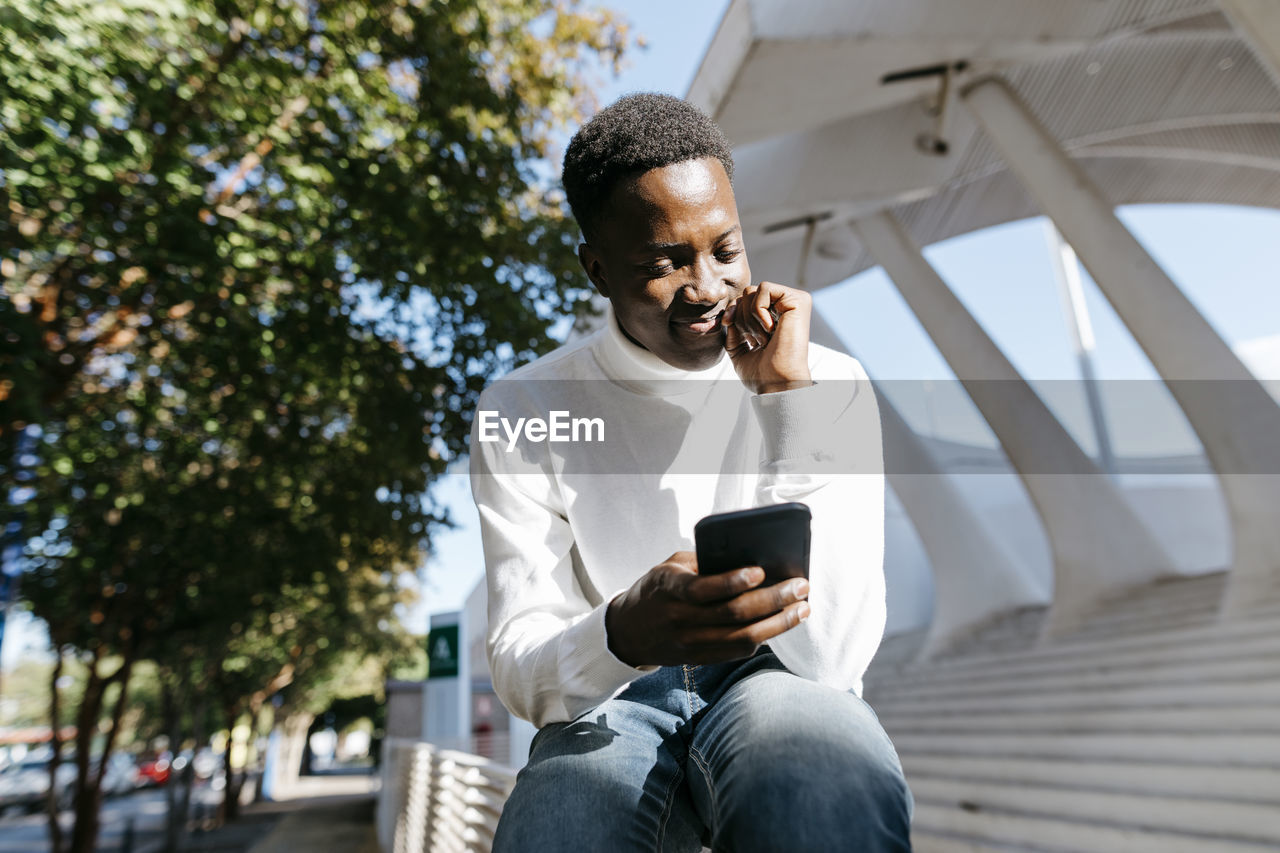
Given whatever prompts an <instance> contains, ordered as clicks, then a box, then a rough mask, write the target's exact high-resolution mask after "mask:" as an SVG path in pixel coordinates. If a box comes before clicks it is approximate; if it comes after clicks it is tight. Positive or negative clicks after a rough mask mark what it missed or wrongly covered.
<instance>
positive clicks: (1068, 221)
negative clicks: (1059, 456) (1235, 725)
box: [962, 78, 1280, 613]
mask: <svg viewBox="0 0 1280 853" xmlns="http://www.w3.org/2000/svg"><path fill="white" fill-rule="evenodd" d="M962 99H963V101H964V103H966V104H967V105H968V107H969V109H970V111H971V112H972V113H973V115H974V116H975V117H976V118H977V120H978V122H979V124H981V125H982V127H983V129H984V130H985V131H986V133H987V135H988V136H989V137H990V139H991V141H992V142H993V143H994V144H995V146H996V148H997V149H998V150H999V151H1000V152H1001V153H1002V154H1003V155H1004V159H1005V162H1006V163H1007V164H1008V166H1009V168H1010V170H1011V171H1012V172H1013V173H1014V174H1015V175H1017V177H1018V179H1019V181H1020V182H1021V183H1022V185H1023V187H1024V188H1025V189H1026V190H1027V192H1028V193H1029V194H1030V195H1031V196H1032V197H1033V198H1034V199H1035V201H1036V203H1037V204H1038V205H1039V207H1040V209H1041V210H1042V211H1043V212H1044V213H1046V214H1048V216H1049V217H1050V218H1051V219H1053V221H1054V224H1055V225H1056V226H1057V227H1058V230H1059V231H1061V232H1062V234H1063V236H1064V237H1065V238H1066V239H1067V242H1069V243H1070V244H1071V246H1072V247H1073V248H1074V249H1075V251H1076V252H1077V254H1078V255H1079V257H1080V260H1081V261H1082V262H1083V263H1084V265H1085V268H1086V269H1088V270H1089V273H1090V274H1091V275H1092V276H1093V279H1094V281H1095V282H1096V283H1097V285H1098V287H1099V288H1100V289H1101V290H1102V292H1103V293H1104V294H1105V295H1106V297H1107V299H1108V300H1109V301H1110V302H1111V305H1112V307H1114V308H1115V310H1116V313H1117V314H1118V315H1119V316H1120V319H1121V320H1123V321H1124V323H1125V325H1127V326H1128V327H1129V330H1130V331H1131V332H1132V333H1133V336H1134V338H1135V339H1136V340H1137V342H1138V344H1139V346H1141V347H1142V349H1143V350H1144V351H1145V352H1146V354H1147V357H1148V358H1150V359H1151V363H1152V364H1153V365H1154V366H1155V368H1156V370H1157V371H1158V372H1159V373H1160V375H1161V377H1163V378H1164V380H1165V382H1166V383H1167V384H1168V386H1169V390H1170V392H1171V393H1172V394H1173V396H1174V398H1175V399H1176V400H1177V401H1178V404H1179V406H1181V408H1182V411H1183V412H1184V413H1185V414H1186V416H1187V420H1188V421H1189V422H1190V424H1191V427H1192V429H1194V430H1195V432H1196V434H1197V435H1198V436H1199V438H1200V442H1201V444H1202V445H1203V446H1204V449H1205V453H1206V454H1207V456H1208V458H1209V462H1210V464H1212V465H1213V468H1214V470H1215V471H1216V472H1217V474H1218V476H1219V479H1220V481H1221V484H1222V491H1223V496H1224V497H1225V498H1226V502H1227V506H1228V511H1229V514H1230V519H1231V530H1232V534H1233V538H1234V542H1233V546H1234V555H1233V566H1232V568H1233V571H1232V574H1231V577H1230V581H1229V584H1228V589H1227V595H1226V597H1225V600H1224V612H1226V613H1233V612H1236V611H1238V610H1240V609H1243V608H1248V607H1250V606H1251V605H1252V604H1254V603H1256V602H1259V601H1264V600H1266V599H1267V598H1268V597H1269V596H1271V595H1273V594H1274V593H1275V591H1276V590H1277V588H1280V524H1276V522H1275V508H1276V507H1277V506H1280V406H1277V404H1276V401H1275V400H1273V399H1272V398H1271V396H1270V395H1269V394H1268V393H1267V391H1266V389H1265V388H1263V387H1262V385H1261V384H1260V383H1259V382H1258V381H1257V380H1256V379H1255V378H1254V377H1253V375H1252V374H1250V373H1249V371H1248V369H1247V368H1245V366H1244V365H1243V364H1242V363H1241V362H1240V359H1239V358H1237V357H1236V355H1235V353H1233V352H1232V351H1231V348H1230V347H1229V346H1227V344H1226V342H1224V341H1223V340H1222V338H1220V337H1219V336H1218V334H1217V332H1215V331H1214V329H1213V327H1212V326H1210V325H1209V323H1208V321H1207V320H1205V318H1204V317H1203V316H1202V315H1201V314H1200V312H1199V311H1198V310H1196V307H1195V306H1194V305H1192V304H1191V301H1190V300H1188V299H1187V297H1186V296H1185V295H1184V294H1183V293H1182V291H1181V290H1179V289H1178V286H1177V285H1176V284H1174V282H1173V281H1172V279H1170V278H1169V276H1168V275H1167V274H1166V273H1165V271H1164V270H1163V269H1161V268H1160V266H1159V265H1158V264H1157V263H1156V262H1155V261H1154V260H1153V259H1152V258H1151V256H1150V255H1148V254H1147V252H1146V250H1145V249H1143V248H1142V245H1141V244H1139V243H1138V241H1137V240H1136V239H1135V238H1134V236H1133V235H1132V234H1130V233H1129V231H1128V230H1127V229H1126V228H1125V227H1124V225H1123V224H1122V223H1121V222H1120V220H1119V219H1118V218H1117V217H1116V215H1115V211H1114V210H1113V209H1112V207H1111V205H1110V204H1109V203H1108V202H1107V201H1106V199H1105V197H1104V196H1103V193H1102V191H1101V190H1100V189H1099V188H1098V187H1097V186H1095V185H1094V184H1093V182H1092V181H1090V180H1089V178H1088V176H1087V175H1086V174H1085V173H1084V171H1083V170H1082V169H1081V168H1080V167H1079V165H1078V164H1076V163H1075V162H1074V161H1073V160H1071V159H1070V158H1069V157H1068V156H1067V155H1066V153H1065V152H1063V150H1062V147H1061V146H1060V145H1059V144H1058V142H1057V140H1056V139H1054V138H1053V136H1052V135H1051V134H1050V133H1049V132H1048V131H1047V130H1046V129H1045V127H1044V126H1043V125H1042V124H1041V123H1040V122H1039V120H1037V119H1036V117H1035V116H1034V115H1033V114H1032V112H1031V110H1030V109H1029V108H1028V107H1027V105H1026V104H1025V103H1023V102H1022V100H1021V99H1020V98H1019V97H1018V96H1017V94H1016V93H1015V92H1014V91H1013V90H1012V89H1010V88H1009V86H1008V85H1007V84H1005V83H1004V82H1003V81H1002V80H999V79H996V78H988V79H986V80H981V81H978V82H977V83H975V84H974V85H973V86H971V87H969V89H968V90H967V91H966V92H965V93H963V96H962Z"/></svg>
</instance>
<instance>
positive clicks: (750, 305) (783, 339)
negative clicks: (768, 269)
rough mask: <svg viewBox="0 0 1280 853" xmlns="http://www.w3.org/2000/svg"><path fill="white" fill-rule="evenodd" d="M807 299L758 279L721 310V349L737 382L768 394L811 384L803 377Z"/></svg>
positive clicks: (806, 357) (793, 290)
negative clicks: (726, 355) (722, 317)
mask: <svg viewBox="0 0 1280 853" xmlns="http://www.w3.org/2000/svg"><path fill="white" fill-rule="evenodd" d="M812 310H813V297H812V296H810V295H809V294H808V293H807V292H806V291H803V290H797V289H796V288H794V287H784V286H782V285H781V284H774V283H773V282H769V281H764V282H761V283H760V284H758V285H751V286H750V287H748V288H746V289H745V290H744V291H742V295H741V296H739V297H738V298H737V299H735V300H733V301H732V302H730V303H729V305H728V306H727V307H726V308H725V312H724V319H723V320H722V321H721V322H722V323H723V324H724V326H725V349H726V350H728V352H729V357H730V358H731V359H732V360H733V366H734V369H735V370H737V372H738V378H739V379H741V380H742V382H743V384H744V385H746V386H747V387H748V388H750V389H751V390H752V392H754V393H756V394H770V393H772V392H774V391H786V390H788V389H790V388H803V387H805V386H807V385H812V384H813V378H812V377H811V376H810V375H809V314H810V312H811V311H812Z"/></svg>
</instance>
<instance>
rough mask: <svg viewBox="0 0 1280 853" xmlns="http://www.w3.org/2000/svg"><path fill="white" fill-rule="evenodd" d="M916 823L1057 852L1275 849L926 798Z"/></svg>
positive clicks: (1252, 852) (924, 830) (1242, 852)
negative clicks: (968, 808)
mask: <svg viewBox="0 0 1280 853" xmlns="http://www.w3.org/2000/svg"><path fill="white" fill-rule="evenodd" d="M914 826H915V827H918V829H919V831H920V832H921V834H922V835H923V834H927V835H930V836H937V835H948V834H950V835H962V836H966V837H968V838H971V839H973V841H974V842H981V843H983V844H987V845H1001V844H1003V845H1012V846H1014V847H1015V849H1018V850H1040V851H1054V853H1112V851H1115V853H1121V851H1123V853H1208V851H1213V853H1260V851H1263V850H1272V851H1274V849H1275V847H1274V845H1268V844H1257V843H1253V842H1248V841H1239V840H1236V839H1231V838H1205V837H1189V836H1187V835H1180V834H1178V833H1173V832H1161V831H1159V830H1146V829H1138V828H1135V827H1132V826H1101V825H1096V824H1086V823H1081V822H1079V821H1070V820H1061V819H1057V818H1052V817H1046V816H1042V815H1026V814H1008V813H998V812H986V813H974V812H969V811H965V810H964V809H958V808H953V807H948V806H945V805H938V804H934V803H929V802H924V801H917V802H916V806H915V821H914ZM913 831H914V830H913ZM961 849H964V848H961Z"/></svg>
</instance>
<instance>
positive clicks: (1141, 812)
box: [908, 775, 1280, 844]
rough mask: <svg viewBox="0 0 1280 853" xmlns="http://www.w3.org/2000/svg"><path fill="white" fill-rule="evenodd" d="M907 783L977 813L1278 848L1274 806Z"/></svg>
mask: <svg viewBox="0 0 1280 853" xmlns="http://www.w3.org/2000/svg"><path fill="white" fill-rule="evenodd" d="M908 781H909V782H910V784H911V790H912V793H913V794H914V795H915V796H916V797H917V798H918V799H920V800H924V801H927V802H930V803H945V804H949V805H952V806H955V807H956V808H962V809H964V810H966V811H974V812H977V813H982V812H988V811H993V810H994V811H998V812H1016V813H1021V814H1048V815H1053V816H1055V817H1059V818H1068V819H1071V820H1078V821H1082V822H1085V823H1091V824H1110V825H1115V826H1125V825H1128V826H1133V827H1135V828H1138V829H1151V830H1159V831H1163V832H1178V833H1185V834H1188V835H1201V836H1210V837H1224V838H1232V839H1235V840H1238V841H1249V842H1256V843H1264V842H1274V843H1277V844H1280V812H1277V811H1276V809H1275V807H1274V806H1271V805H1260V804H1256V803H1238V802H1233V801H1231V800H1225V799H1221V798H1217V799H1214V798H1208V797H1170V796H1151V795H1148V794H1130V793H1117V792H1114V791H1091V790H1086V789H1079V788H1067V787H1062V786H1056V785H1043V784H1027V783H1009V782H990V781H976V780H970V779H947V778H936V777H930V776H920V775H917V776H915V777H913V778H911V779H909V780H908Z"/></svg>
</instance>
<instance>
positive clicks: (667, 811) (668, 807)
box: [653, 766, 684, 853]
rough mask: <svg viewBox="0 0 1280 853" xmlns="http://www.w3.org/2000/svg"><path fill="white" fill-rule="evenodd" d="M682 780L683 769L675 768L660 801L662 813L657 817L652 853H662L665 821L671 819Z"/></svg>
mask: <svg viewBox="0 0 1280 853" xmlns="http://www.w3.org/2000/svg"><path fill="white" fill-rule="evenodd" d="M683 778H684V768H683V767H679V766H677V767H676V772H675V773H673V774H671V781H670V782H668V783H667V793H666V795H665V796H664V797H663V801H662V812H661V813H660V814H659V815H658V831H657V833H656V834H655V835H654V838H653V842H654V843H653V849H654V853H662V844H663V842H664V841H665V840H666V835H667V821H668V820H669V819H670V818H671V813H672V812H673V811H675V809H674V808H672V806H673V804H674V803H675V793H676V788H677V787H678V786H679V784H680V780H681V779H683Z"/></svg>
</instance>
